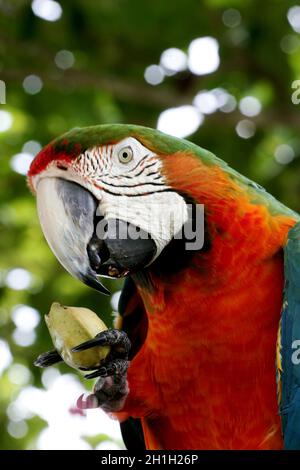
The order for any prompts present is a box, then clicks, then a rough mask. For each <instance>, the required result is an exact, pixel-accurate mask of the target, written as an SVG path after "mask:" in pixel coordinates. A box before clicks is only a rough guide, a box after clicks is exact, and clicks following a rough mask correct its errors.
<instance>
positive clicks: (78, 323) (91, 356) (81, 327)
mask: <svg viewBox="0 0 300 470" xmlns="http://www.w3.org/2000/svg"><path fill="white" fill-rule="evenodd" d="M45 321H46V324H47V326H48V329H49V332H50V335H51V338H52V341H53V344H54V347H55V349H56V351H57V352H58V353H59V355H60V356H61V358H62V359H63V360H64V362H65V363H66V364H68V365H69V366H70V367H73V368H75V369H97V368H98V367H99V366H100V364H101V362H103V361H104V359H105V358H106V356H107V355H108V353H109V351H110V347H108V346H96V347H94V348H91V349H87V350H86V351H79V352H72V348H74V347H75V346H78V345H79V344H81V343H83V342H85V341H88V340H91V339H93V338H94V337H95V336H96V335H97V334H98V333H101V332H102V331H105V330H107V326H106V325H105V323H104V322H103V321H102V320H101V319H100V318H99V317H98V316H97V315H96V313H94V312H92V310H89V309H88V308H81V307H66V306H64V305H61V304H59V303H58V302H54V303H53V304H52V305H51V309H50V312H49V313H48V314H47V315H45Z"/></svg>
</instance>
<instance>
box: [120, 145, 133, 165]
mask: <svg viewBox="0 0 300 470" xmlns="http://www.w3.org/2000/svg"><path fill="white" fill-rule="evenodd" d="M118 158H119V161H120V162H121V163H129V162H131V160H132V159H133V151H132V148H131V147H124V148H123V149H121V150H120V151H119V153H118Z"/></svg>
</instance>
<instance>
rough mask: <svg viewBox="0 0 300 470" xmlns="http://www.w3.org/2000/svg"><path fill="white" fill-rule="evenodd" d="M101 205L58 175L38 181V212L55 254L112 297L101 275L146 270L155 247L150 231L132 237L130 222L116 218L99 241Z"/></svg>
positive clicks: (46, 236) (83, 277)
mask: <svg viewBox="0 0 300 470" xmlns="http://www.w3.org/2000/svg"><path fill="white" fill-rule="evenodd" d="M97 207H98V201H97V200H96V198H95V197H94V196H93V195H92V194H91V193H90V192H89V191H88V190H87V189H85V188H83V187H82V186H80V185H79V184H77V183H74V182H72V181H68V180H65V179H61V178H55V177H49V178H43V179H41V180H40V181H39V183H38V186H37V208H38V214H39V219H40V223H41V227H42V230H43V233H44V236H45V238H46V240H47V242H48V244H49V246H50V248H51V250H52V251H53V253H54V254H55V256H56V257H57V259H58V260H59V262H60V263H61V264H62V265H63V267H64V268H65V269H66V270H67V271H68V272H69V273H70V274H71V275H72V276H74V277H76V278H77V279H79V280H81V281H82V282H84V283H85V284H87V285H88V286H90V287H93V288H94V289H96V290H98V291H99V292H102V293H103V294H109V293H110V292H109V291H108V290H107V289H106V288H105V287H104V286H103V285H102V284H101V283H100V282H99V280H98V276H99V275H102V276H108V277H114V278H120V277H123V276H126V275H127V274H129V273H130V272H133V271H136V270H137V269H139V268H142V267H144V266H146V265H147V264H148V263H150V261H151V260H152V259H153V257H154V255H155V253H156V245H155V242H154V241H153V240H152V239H151V238H150V237H149V236H148V234H146V233H142V234H141V235H142V236H140V237H138V239H132V238H130V237H128V226H129V224H127V222H124V221H122V220H118V219H109V220H107V221H105V223H106V225H105V232H103V230H102V231H101V234H100V235H99V237H98V236H97V235H96V233H98V230H97V227H95V223H96V221H97V217H96V212H97ZM102 219H103V220H105V219H104V218H103V217H102ZM98 220H99V218H98Z"/></svg>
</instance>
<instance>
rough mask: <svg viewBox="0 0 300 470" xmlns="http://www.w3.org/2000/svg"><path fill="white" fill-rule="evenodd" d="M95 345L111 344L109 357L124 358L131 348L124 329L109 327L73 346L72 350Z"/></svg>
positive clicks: (75, 350)
mask: <svg viewBox="0 0 300 470" xmlns="http://www.w3.org/2000/svg"><path fill="white" fill-rule="evenodd" d="M95 346H111V348H112V352H111V353H110V358H117V357H122V358H123V357H125V358H126V357H127V356H128V352H129V350H130V348H131V342H130V339H129V338H128V336H127V334H126V333H125V331H122V330H117V329H114V328H110V329H108V330H105V331H102V333H99V334H98V335H97V336H96V337H95V338H93V339H91V340H89V341H86V342H84V343H81V344H79V345H78V346H75V348H73V349H72V352H78V351H85V350H86V349H89V348H94V347H95Z"/></svg>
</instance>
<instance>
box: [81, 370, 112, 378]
mask: <svg viewBox="0 0 300 470" xmlns="http://www.w3.org/2000/svg"><path fill="white" fill-rule="evenodd" d="M107 376H108V374H107V370H106V368H105V367H101V368H100V369H97V370H95V371H94V372H92V373H91V374H87V375H85V376H84V378H85V379H94V378H95V377H107Z"/></svg>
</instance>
